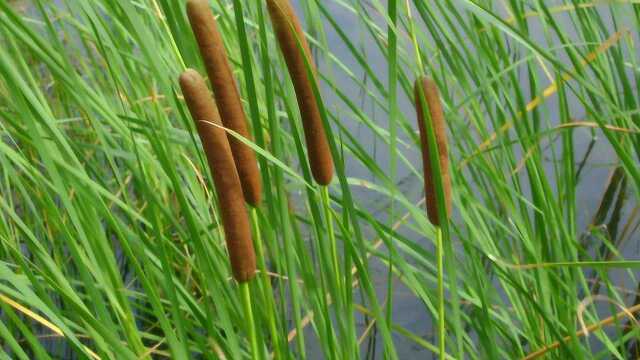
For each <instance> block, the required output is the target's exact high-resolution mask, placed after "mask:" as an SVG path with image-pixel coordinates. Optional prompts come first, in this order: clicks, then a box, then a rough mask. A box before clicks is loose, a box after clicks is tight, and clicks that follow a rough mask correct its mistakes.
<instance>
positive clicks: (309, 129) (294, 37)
mask: <svg viewBox="0 0 640 360" xmlns="http://www.w3.org/2000/svg"><path fill="white" fill-rule="evenodd" d="M267 8H268V9H269V16H270V17H271V23H272V25H273V29H274V32H275V35H276V38H277V39H278V43H279V45H280V50H282V53H283V54H284V59H285V61H286V63H287V68H288V69H289V74H290V76H291V80H292V81H293V86H294V88H295V90H296V97H297V99H298V107H299V108H300V115H301V116H302V122H303V127H304V136H305V139H306V141H307V151H308V153H309V163H310V164H311V172H312V173H313V177H314V179H315V180H316V182H317V183H318V184H320V185H328V184H329V183H330V182H331V178H332V177H333V158H332V157H331V152H330V151H329V144H328V143H327V137H326V135H325V132H324V127H323V126H322V119H321V118H320V111H319V109H318V103H317V102H316V98H315V96H314V93H313V88H312V82H311V81H312V79H310V78H309V76H308V73H307V65H306V63H305V57H306V61H307V62H308V63H309V66H311V69H312V74H313V76H315V73H316V69H315V65H314V63H313V60H312V59H311V50H310V49H309V44H308V43H307V40H306V39H305V37H304V33H303V32H302V26H301V25H300V22H299V20H298V17H297V16H296V14H295V12H294V10H293V7H292V6H291V4H290V3H289V1H288V0H267ZM298 44H300V45H301V47H302V50H303V51H302V52H301V51H300V47H299V46H298Z"/></svg>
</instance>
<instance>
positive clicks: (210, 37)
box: [187, 0, 262, 206]
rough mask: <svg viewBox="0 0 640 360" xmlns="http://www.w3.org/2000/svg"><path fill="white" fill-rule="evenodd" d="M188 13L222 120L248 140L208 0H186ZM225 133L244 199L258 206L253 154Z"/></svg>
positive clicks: (259, 191) (257, 176)
mask: <svg viewBox="0 0 640 360" xmlns="http://www.w3.org/2000/svg"><path fill="white" fill-rule="evenodd" d="M187 15H188V16H189V21H190V22H191V28H192V29H193V33H194V34H195V37H196V40H197V42H198V46H199V48H200V55H201V56H202V60H203V61H204V65H205V67H206V69H207V73H208V75H209V81H211V86H212V87H213V93H214V96H215V98H216V103H217V105H218V108H219V109H220V115H221V116H222V123H223V124H224V126H225V127H226V128H228V129H231V130H233V131H235V132H237V133H238V134H240V135H242V136H243V137H244V138H247V139H249V140H251V135H250V134H249V130H248V129H247V121H246V116H245V113H244V110H243V108H242V102H241V100H240V93H239V92H238V87H237V86H236V82H235V79H234V78H233V74H232V72H231V67H230V66H229V60H228V59H227V54H226V51H225V48H224V43H223V42H222V36H220V32H219V31H218V25H217V22H216V19H215V17H214V16H213V12H212V11H211V9H210V8H209V3H208V1H206V0H189V1H187ZM227 137H228V138H229V144H230V145H231V151H232V153H233V158H234V161H235V163H236V167H237V169H238V174H239V175H240V182H241V183H242V191H243V192H244V197H245V200H246V201H247V203H249V204H250V205H252V206H258V205H259V204H260V199H261V197H262V185H261V182H260V171H259V170H258V164H257V162H256V156H255V154H254V152H253V150H252V149H251V148H250V147H249V146H247V145H245V144H244V143H242V141H240V140H238V139H236V138H235V137H233V135H230V134H228V136H227Z"/></svg>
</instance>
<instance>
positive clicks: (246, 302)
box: [240, 281, 258, 359]
mask: <svg viewBox="0 0 640 360" xmlns="http://www.w3.org/2000/svg"><path fill="white" fill-rule="evenodd" d="M240 291H241V295H242V306H243V308H244V315H245V317H246V323H247V330H248V333H249V341H250V343H251V357H252V358H253V359H257V358H258V340H257V339H256V328H255V323H254V321H253V311H252V310H251V292H250V291H249V282H248V281H247V282H243V283H240Z"/></svg>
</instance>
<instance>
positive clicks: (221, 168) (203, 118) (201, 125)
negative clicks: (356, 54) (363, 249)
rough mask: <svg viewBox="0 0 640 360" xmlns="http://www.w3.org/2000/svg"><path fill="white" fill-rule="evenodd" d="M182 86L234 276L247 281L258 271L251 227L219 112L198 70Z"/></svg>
mask: <svg viewBox="0 0 640 360" xmlns="http://www.w3.org/2000/svg"><path fill="white" fill-rule="evenodd" d="M180 87H181V88H182V93H183V95H184V98H185V100H186V102H187V106H188V107H189V112H191V117H193V120H194V121H195V123H196V128H197V129H198V134H199V135H200V140H201V141H202V147H203V148H204V152H205V154H206V156H207V160H208V162H209V168H210V170H211V175H212V177H213V182H214V185H215V188H216V193H217V194H218V202H219V207H220V212H221V217H222V225H223V227H224V234H225V239H226V242H227V248H228V249H229V257H230V259H231V269H232V271H233V276H234V278H235V279H236V280H238V282H245V281H248V280H250V279H251V278H253V276H254V274H255V271H256V258H255V253H254V250H253V243H252V241H251V228H250V225H249V217H248V215H247V209H246V207H245V204H244V196H243V195H242V186H241V184H240V178H239V176H238V172H237V171H236V166H235V164H234V162H233V155H232V154H231V148H230V147H229V141H228V140H227V135H226V132H225V131H224V129H222V128H221V127H220V126H222V123H221V121H220V114H218V109H217V108H216V104H215V103H214V102H213V99H212V98H211V96H210V95H209V89H208V88H207V85H206V83H205V81H204V79H203V78H202V77H201V76H200V74H198V73H197V72H196V71H195V70H191V69H188V70H187V71H185V72H184V73H182V75H180Z"/></svg>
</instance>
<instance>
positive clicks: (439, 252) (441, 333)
mask: <svg viewBox="0 0 640 360" xmlns="http://www.w3.org/2000/svg"><path fill="white" fill-rule="evenodd" d="M443 250H444V249H443V246H442V229H441V228H440V227H439V226H437V227H436V258H437V259H436V261H437V263H438V349H439V350H440V359H444V358H445V356H446V352H445V350H446V349H445V347H446V345H445V342H446V341H445V340H446V334H445V332H446V329H445V326H444V321H445V319H444V316H445V315H444V261H443V260H444V253H443Z"/></svg>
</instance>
